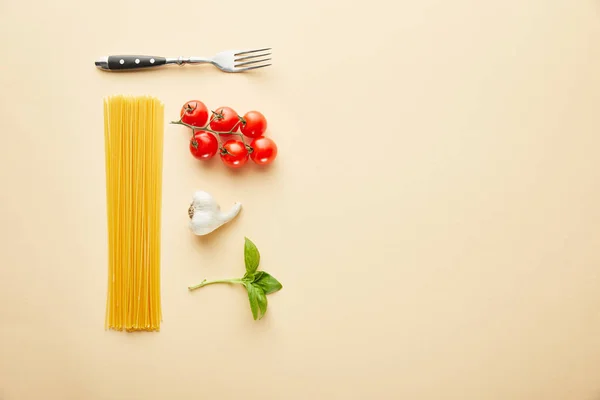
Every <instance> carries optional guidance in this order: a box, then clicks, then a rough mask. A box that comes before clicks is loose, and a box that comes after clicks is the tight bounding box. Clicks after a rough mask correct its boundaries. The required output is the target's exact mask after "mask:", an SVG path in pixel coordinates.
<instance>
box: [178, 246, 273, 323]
mask: <svg viewBox="0 0 600 400" xmlns="http://www.w3.org/2000/svg"><path fill="white" fill-rule="evenodd" d="M244 262H245V264H246V273H245V274H244V276H243V277H241V278H234V279H217V280H213V281H207V280H206V279H205V280H203V281H202V282H200V283H199V284H197V285H194V286H190V287H188V289H189V290H195V289H199V288H201V287H204V286H207V285H212V284H215V283H229V284H240V285H243V286H244V287H245V288H246V291H247V292H248V301H249V302H250V310H251V311H252V317H253V318H254V320H258V319H261V318H262V317H263V316H264V315H265V313H266V312H267V304H268V302H267V295H269V294H271V293H275V292H277V291H278V290H281V288H282V287H283V286H282V285H281V283H279V281H278V280H277V279H275V278H274V277H273V276H272V275H270V274H268V273H266V272H264V271H258V266H259V264H260V253H259V251H258V248H256V245H255V244H254V243H253V242H252V241H251V240H250V239H248V238H245V243H244Z"/></svg>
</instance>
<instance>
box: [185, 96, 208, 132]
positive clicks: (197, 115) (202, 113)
mask: <svg viewBox="0 0 600 400" xmlns="http://www.w3.org/2000/svg"><path fill="white" fill-rule="evenodd" d="M179 115H180V116H181V120H182V121H183V122H185V123H186V124H188V125H192V126H200V127H202V126H204V125H206V123H207V122H208V109H207V108H206V106H205V105H204V103H203V102H201V101H199V100H190V101H188V102H187V103H185V104H184V105H183V107H181V113H180V114H179Z"/></svg>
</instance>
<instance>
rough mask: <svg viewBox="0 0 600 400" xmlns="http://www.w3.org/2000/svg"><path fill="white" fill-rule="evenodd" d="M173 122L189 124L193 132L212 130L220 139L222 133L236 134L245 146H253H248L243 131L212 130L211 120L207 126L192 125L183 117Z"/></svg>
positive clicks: (175, 123)
mask: <svg viewBox="0 0 600 400" xmlns="http://www.w3.org/2000/svg"><path fill="white" fill-rule="evenodd" d="M211 121H212V118H211ZM171 123H172V124H174V125H183V126H187V127H188V128H190V129H191V130H192V134H193V133H194V132H197V131H206V132H210V133H212V134H213V135H216V136H217V139H220V137H221V135H236V136H239V137H240V139H241V140H242V143H243V144H244V146H246V147H249V148H251V146H248V145H247V144H246V140H245V139H244V135H243V134H242V133H241V132H234V131H233V130H230V131H229V132H218V131H215V130H212V129H210V128H209V125H210V121H209V122H208V123H207V124H206V126H202V127H200V126H193V125H190V124H186V123H185V122H183V121H182V120H181V119H180V120H179V121H171Z"/></svg>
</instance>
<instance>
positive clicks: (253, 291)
mask: <svg viewBox="0 0 600 400" xmlns="http://www.w3.org/2000/svg"><path fill="white" fill-rule="evenodd" d="M246 290H248V300H249V301H250V309H251V310H252V316H253V317H254V320H257V319H258V317H259V308H260V307H259V300H258V299H259V296H260V295H262V296H264V295H265V294H264V293H263V291H262V289H261V288H259V287H257V286H254V285H253V284H251V283H250V284H248V285H246Z"/></svg>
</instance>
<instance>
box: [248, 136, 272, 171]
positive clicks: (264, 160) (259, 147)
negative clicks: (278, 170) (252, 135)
mask: <svg viewBox="0 0 600 400" xmlns="http://www.w3.org/2000/svg"><path fill="white" fill-rule="evenodd" d="M250 147H252V149H253V151H252V153H251V154H250V158H251V159H252V161H254V162H255V163H257V164H262V165H266V164H270V163H271V162H273V160H274V159H275V157H277V145H276V144H275V142H274V141H272V140H271V139H269V138H268V137H259V138H257V139H254V140H253V141H252V143H251V144H250Z"/></svg>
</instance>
